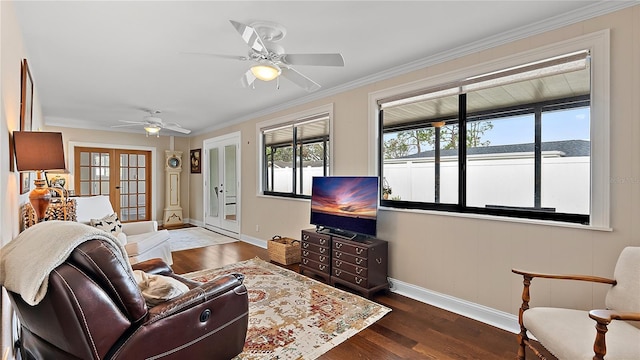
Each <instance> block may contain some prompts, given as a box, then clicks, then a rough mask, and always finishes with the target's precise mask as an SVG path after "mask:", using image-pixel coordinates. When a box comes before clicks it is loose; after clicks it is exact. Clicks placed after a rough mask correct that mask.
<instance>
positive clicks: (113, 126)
mask: <svg viewBox="0 0 640 360" xmlns="http://www.w3.org/2000/svg"><path fill="white" fill-rule="evenodd" d="M140 124H142V123H140ZM140 124H126V125H112V126H111V127H112V128H119V127H127V126H139V125H140Z"/></svg>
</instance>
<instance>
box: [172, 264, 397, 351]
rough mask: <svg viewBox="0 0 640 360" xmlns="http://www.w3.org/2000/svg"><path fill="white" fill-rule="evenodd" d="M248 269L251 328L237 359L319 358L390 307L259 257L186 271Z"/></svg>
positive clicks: (199, 275) (202, 277)
mask: <svg viewBox="0 0 640 360" xmlns="http://www.w3.org/2000/svg"><path fill="white" fill-rule="evenodd" d="M233 272H237V273H241V274H244V275H245V281H244V284H245V286H246V287H247V289H248V291H249V330H248V331H247V340H246V342H245V345H244V351H243V352H242V353H241V354H240V355H238V356H237V357H236V358H235V360H246V359H252V360H254V359H281V360H282V359H315V358H317V357H318V356H320V355H322V354H324V353H325V352H327V351H328V350H330V349H331V348H333V347H334V346H337V345H338V344H340V343H341V342H343V341H345V340H347V339H348V338H350V337H351V336H353V335H355V334H356V333H358V332H359V331H360V330H362V329H364V328H366V327H367V326H369V325H371V324H373V323H374V322H376V321H378V320H379V319H380V318H382V317H383V316H384V315H385V314H387V313H388V312H389V311H391V309H389V308H387V307H385V306H382V305H379V304H377V303H375V302H373V301H369V300H367V299H365V298H363V297H360V296H358V295H354V294H351V293H348V292H345V291H343V290H340V289H336V288H334V287H331V286H328V285H325V284H323V283H321V282H318V281H316V280H313V279H310V278H308V277H306V276H303V275H300V274H298V273H296V272H293V271H291V270H287V269H283V268H281V267H279V266H276V265H273V264H271V263H268V262H266V261H264V260H261V259H258V258H255V259H252V260H247V261H243V262H239V263H235V264H232V265H228V266H225V267H223V268H220V269H213V270H211V269H210V270H202V271H198V272H193V273H189V274H186V275H184V276H186V277H189V278H191V279H194V280H197V281H201V282H204V281H207V280H211V279H213V278H215V277H216V276H219V275H223V274H228V273H233Z"/></svg>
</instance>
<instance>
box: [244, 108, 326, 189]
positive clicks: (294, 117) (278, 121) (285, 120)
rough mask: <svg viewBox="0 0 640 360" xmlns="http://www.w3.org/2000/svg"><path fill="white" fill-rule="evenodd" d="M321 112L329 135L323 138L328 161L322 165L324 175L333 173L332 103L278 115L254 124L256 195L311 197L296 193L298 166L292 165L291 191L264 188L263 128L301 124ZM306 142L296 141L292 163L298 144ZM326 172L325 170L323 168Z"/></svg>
mask: <svg viewBox="0 0 640 360" xmlns="http://www.w3.org/2000/svg"><path fill="white" fill-rule="evenodd" d="M323 114H327V115H328V118H329V135H328V139H324V140H323V143H324V144H327V143H328V149H327V148H325V151H326V150H328V153H329V159H328V161H327V160H326V159H325V162H324V167H325V169H326V168H327V166H328V168H329V171H328V173H326V176H331V175H332V174H333V159H334V157H335V154H334V152H333V143H334V141H333V140H332V139H333V103H331V104H327V105H323V106H319V107H315V108H312V109H308V110H304V111H301V112H297V113H294V114H290V115H286V116H282V117H278V118H275V119H271V120H267V121H263V122H259V123H257V124H256V144H258V146H257V159H258V161H257V165H258V169H257V175H258V181H257V188H256V194H257V196H269V197H279V198H291V199H307V200H308V199H311V196H309V195H304V194H298V193H296V191H297V189H296V188H297V187H298V186H301V185H302V184H301V183H299V182H296V181H295V178H296V177H300V176H301V174H299V173H296V172H299V171H300V169H299V168H298V167H294V168H293V170H292V172H293V176H292V181H294V183H293V187H292V188H293V192H279V191H267V190H265V186H266V181H267V179H266V178H267V176H268V174H267V173H266V172H265V171H264V170H265V169H266V167H265V162H266V146H265V140H264V133H263V131H264V130H271V129H274V128H278V127H284V126H288V125H295V124H303V123H305V122H308V121H309V119H312V118H314V117H317V116H320V115H323ZM292 136H293V137H294V139H295V138H296V136H297V135H296V132H295V127H294V131H293V134H292ZM306 143H308V141H303V142H301V143H296V145H297V146H294V149H293V153H294V155H293V156H294V161H293V162H292V163H295V162H296V161H295V159H296V152H297V151H298V149H299V147H300V145H304V144H306ZM325 172H326V170H325Z"/></svg>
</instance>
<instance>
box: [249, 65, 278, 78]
mask: <svg viewBox="0 0 640 360" xmlns="http://www.w3.org/2000/svg"><path fill="white" fill-rule="evenodd" d="M251 73H252V74H253V75H254V76H255V77H256V78H258V79H260V80H262V81H271V80H273V79H275V78H277V77H278V76H280V73H282V70H281V69H280V68H279V67H278V66H276V65H265V64H260V65H255V66H252V67H251Z"/></svg>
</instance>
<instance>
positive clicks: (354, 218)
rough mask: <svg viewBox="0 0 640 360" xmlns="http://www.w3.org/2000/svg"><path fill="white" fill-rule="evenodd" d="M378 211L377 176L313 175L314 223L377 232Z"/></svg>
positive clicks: (369, 233) (336, 227) (333, 227)
mask: <svg viewBox="0 0 640 360" xmlns="http://www.w3.org/2000/svg"><path fill="white" fill-rule="evenodd" d="M377 213H378V178H377V177H374V176H329V177H314V178H313V181H312V186H311V224H313V225H316V226H318V227H324V228H327V229H329V230H333V231H337V232H348V233H355V234H362V235H368V236H376V219H377ZM355 234H354V235H355Z"/></svg>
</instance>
